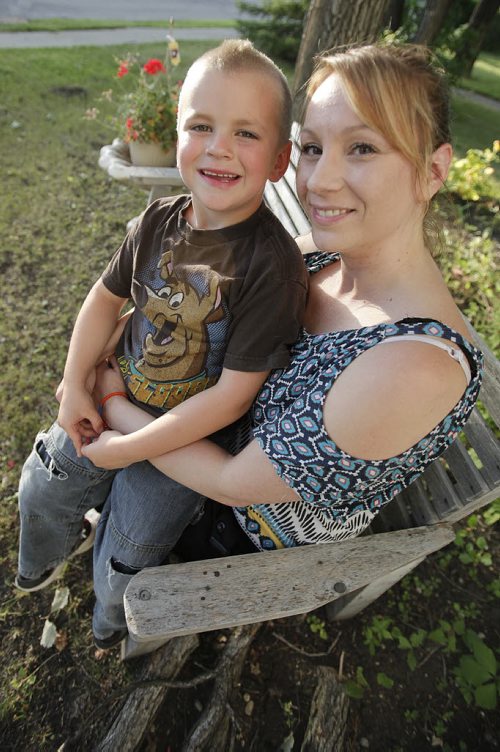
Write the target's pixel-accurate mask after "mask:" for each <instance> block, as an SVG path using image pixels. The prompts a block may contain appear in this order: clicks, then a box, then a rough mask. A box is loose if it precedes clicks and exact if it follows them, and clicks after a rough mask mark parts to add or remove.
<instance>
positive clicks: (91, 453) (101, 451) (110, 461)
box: [82, 431, 130, 470]
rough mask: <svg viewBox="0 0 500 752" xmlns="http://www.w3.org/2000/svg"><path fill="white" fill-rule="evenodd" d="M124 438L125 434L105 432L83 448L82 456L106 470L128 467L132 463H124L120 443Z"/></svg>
mask: <svg viewBox="0 0 500 752" xmlns="http://www.w3.org/2000/svg"><path fill="white" fill-rule="evenodd" d="M122 436H123V434H121V433H120V432H119V431H104V432H103V433H101V435H100V436H99V438H98V439H96V440H95V441H93V442H92V443H91V444H87V445H86V446H84V447H83V448H82V455H83V456H84V457H87V458H88V459H89V460H90V461H91V462H93V463H94V465H96V466H97V467H103V468H105V469H106V470H117V469H119V468H122V467H127V465H129V464H130V463H129V462H124V461H123V451H122V449H121V444H122V442H121V441H120V440H121V438H122Z"/></svg>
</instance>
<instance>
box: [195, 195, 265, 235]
mask: <svg viewBox="0 0 500 752" xmlns="http://www.w3.org/2000/svg"><path fill="white" fill-rule="evenodd" d="M261 203H262V200H261V201H260V202H259V204H258V206H256V207H255V208H253V210H252V211H249V212H246V213H244V214H242V215H239V214H238V215H235V214H234V213H229V214H225V213H224V212H212V211H204V208H203V207H199V208H198V211H197V208H196V207H195V205H194V203H193V199H192V198H191V200H190V202H189V204H188V206H187V207H186V208H185V209H184V211H183V216H184V219H185V220H186V222H188V224H189V225H190V226H191V227H192V228H193V230H223V229H225V228H227V227H232V226H233V225H237V224H240V222H245V221H246V220H247V219H250V217H252V216H253V215H254V214H255V212H257V211H258V209H259V207H260V205H261Z"/></svg>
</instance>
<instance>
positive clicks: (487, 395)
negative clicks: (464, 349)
mask: <svg viewBox="0 0 500 752" xmlns="http://www.w3.org/2000/svg"><path fill="white" fill-rule="evenodd" d="M464 320H465V323H466V325H467V328H468V329H469V333H470V339H471V342H472V343H473V344H474V345H475V346H476V347H477V348H479V350H481V352H482V353H483V357H484V375H483V384H482V386H481V392H480V394H479V399H480V400H481V401H482V402H483V403H484V405H485V407H486V409H487V410H488V412H489V414H490V415H491V417H492V418H493V420H494V421H495V423H496V425H497V426H500V361H499V360H498V359H497V358H496V357H495V354H494V353H493V352H492V351H491V350H490V348H489V347H488V345H487V344H486V342H485V341H484V339H483V338H482V337H481V335H480V334H478V333H477V332H476V330H475V329H474V327H473V326H472V324H471V323H470V321H469V320H468V319H467V318H466V317H465V316H464Z"/></svg>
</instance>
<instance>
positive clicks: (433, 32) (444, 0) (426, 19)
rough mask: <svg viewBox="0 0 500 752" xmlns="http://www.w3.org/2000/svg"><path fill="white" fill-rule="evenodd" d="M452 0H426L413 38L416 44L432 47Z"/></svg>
mask: <svg viewBox="0 0 500 752" xmlns="http://www.w3.org/2000/svg"><path fill="white" fill-rule="evenodd" d="M452 2H453V0H427V3H426V6H425V10H424V15H423V17H422V20H421V21H420V26H419V27H418V30H417V32H416V34H415V36H414V38H413V41H414V42H415V43H416V44H426V45H427V46H428V47H430V46H431V45H432V43H433V42H434V40H435V39H436V37H437V35H438V34H439V31H440V29H441V26H442V25H443V21H444V19H445V16H446V14H447V12H448V10H449V8H450V6H451V3H452Z"/></svg>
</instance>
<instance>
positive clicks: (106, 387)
mask: <svg viewBox="0 0 500 752" xmlns="http://www.w3.org/2000/svg"><path fill="white" fill-rule="evenodd" d="M126 391H127V390H126V387H125V382H124V381H123V377H122V374H121V371H120V366H119V365H118V362H117V360H116V358H115V356H114V355H112V356H111V357H110V358H108V360H107V361H106V360H105V361H103V362H102V363H100V364H99V365H98V366H97V368H96V382H95V386H94V397H95V399H96V402H97V403H98V404H100V402H101V400H102V399H103V397H105V396H106V395H107V394H111V392H126Z"/></svg>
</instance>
